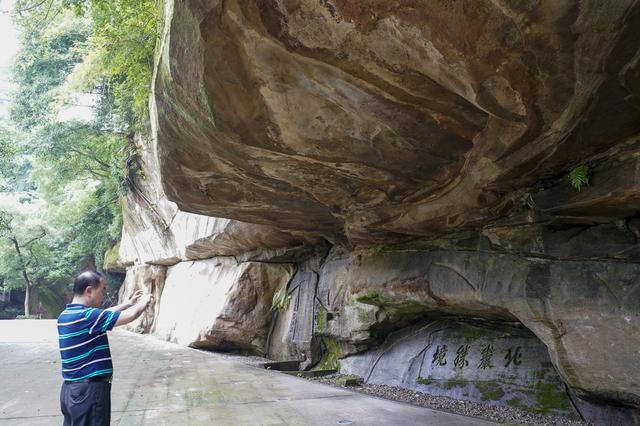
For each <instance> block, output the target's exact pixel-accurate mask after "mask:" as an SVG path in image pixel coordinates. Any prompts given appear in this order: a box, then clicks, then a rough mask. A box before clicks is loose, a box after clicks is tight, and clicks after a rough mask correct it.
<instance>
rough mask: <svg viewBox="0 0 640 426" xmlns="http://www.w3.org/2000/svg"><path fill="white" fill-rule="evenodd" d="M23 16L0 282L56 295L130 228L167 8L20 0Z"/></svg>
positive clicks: (0, 225) (6, 161)
mask: <svg viewBox="0 0 640 426" xmlns="http://www.w3.org/2000/svg"><path fill="white" fill-rule="evenodd" d="M13 19H14V22H15V23H16V25H17V26H18V28H19V30H20V32H21V35H20V49H19V52H18V54H17V55H16V57H15V61H14V65H13V68H12V75H13V80H14V82H15V85H16V90H15V93H14V94H13V96H12V102H11V105H10V120H9V122H7V123H0V287H3V288H5V289H6V288H23V289H25V290H26V291H27V294H28V293H29V290H30V288H31V287H32V288H33V289H34V290H35V291H36V292H37V294H38V296H39V299H43V298H44V299H46V298H47V294H49V299H55V297H50V296H51V291H52V289H54V288H55V289H56V291H58V292H59V291H60V289H65V288H66V289H67V290H68V288H69V284H70V283H71V278H72V276H73V275H74V274H75V273H77V272H78V271H80V270H81V269H84V268H87V267H95V268H100V267H101V263H102V260H103V257H104V253H105V252H106V251H107V250H108V249H109V248H110V247H112V246H113V245H114V244H116V243H117V241H118V240H119V239H120V233H121V227H122V212H121V204H120V198H121V197H122V196H123V195H125V194H126V192H127V191H128V190H129V185H130V184H131V179H130V176H131V174H132V173H136V171H135V170H132V169H131V164H135V163H136V162H135V161H132V157H135V155H136V154H135V149H134V146H133V144H132V142H131V141H132V139H133V135H134V134H138V135H141V137H144V136H145V133H146V131H147V129H148V125H147V123H148V109H147V102H148V97H149V94H150V91H151V76H152V72H153V61H154V59H153V58H154V49H155V45H156V42H157V36H158V32H159V22H160V21H159V8H158V5H157V4H156V2H155V1H149V0H136V1H133V0H17V1H16V3H15V8H14V12H13ZM28 307H29V302H28V301H27V302H26V303H25V308H26V309H25V310H26V311H27V312H26V313H28Z"/></svg>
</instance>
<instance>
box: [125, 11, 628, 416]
mask: <svg viewBox="0 0 640 426" xmlns="http://www.w3.org/2000/svg"><path fill="white" fill-rule="evenodd" d="M639 25H640V6H638V5H637V4H636V2H635V1H631V0H629V1H626V0H620V1H616V2H610V3H605V2H586V1H554V2H503V1H495V0H494V1H488V0H487V1H484V0H481V1H476V2H462V1H461V2H455V1H454V2H449V1H446V2H445V1H442V2H440V1H429V2H421V1H372V2H367V3H366V4H365V3H363V2H346V1H341V0H332V1H322V2H316V1H310V0H278V1H274V2H267V3H265V2H257V1H236V0H227V1H224V2H223V1H215V0H190V1H184V2H173V1H171V0H169V1H167V2H165V29H164V34H163V37H162V43H161V46H160V51H159V56H158V63H157V68H156V76H155V80H154V95H153V99H152V108H151V110H152V125H153V132H154V138H155V142H154V146H153V147H150V146H147V147H146V148H145V147H143V154H142V157H141V158H142V162H143V170H146V171H145V174H147V175H148V176H149V178H148V179H147V180H146V181H141V182H139V186H138V188H139V192H138V193H137V194H136V193H134V194H132V195H131V196H130V197H129V198H128V199H127V201H126V205H125V229H124V234H123V241H122V244H121V249H120V255H121V263H122V262H124V263H125V264H128V265H129V269H128V272H127V277H128V278H127V279H128V280H130V281H128V282H130V284H127V285H128V286H129V287H127V288H132V286H135V285H143V283H141V282H138V281H136V280H140V279H142V278H135V277H144V276H145V275H144V274H143V273H142V272H141V271H142V270H143V269H144V268H148V267H149V266H146V267H143V269H140V268H141V267H139V266H136V267H132V266H131V265H142V264H145V263H146V264H154V265H165V266H154V268H164V269H165V270H166V271H165V272H164V273H166V277H167V278H166V280H165V281H164V282H163V285H162V294H159V302H158V307H157V308H156V309H157V310H156V311H154V315H155V316H154V317H153V318H149V319H148V320H149V321H151V322H152V323H149V322H146V323H144V324H142V325H140V326H141V327H142V328H144V329H145V330H147V331H150V332H153V333H156V335H158V336H159V337H162V338H165V339H168V340H172V341H176V342H178V343H180V344H185V345H190V346H197V347H206V348H212V349H222V350H229V349H240V350H249V351H253V352H256V353H267V354H268V355H269V356H270V357H272V358H276V359H282V360H285V359H297V360H300V361H302V364H303V366H305V367H306V368H319V367H321V366H325V367H326V366H334V367H335V366H339V365H341V366H342V368H343V369H344V370H345V371H352V372H357V373H359V374H362V375H364V376H367V377H369V379H370V380H382V381H386V382H389V383H395V384H401V385H403V386H408V387H412V388H416V389H424V388H421V386H423V387H424V386H427V387H428V390H429V391H430V392H436V391H437V389H438V388H439V389H440V391H442V392H443V394H449V395H453V396H458V397H462V396H464V395H463V394H462V393H461V392H462V391H460V392H459V393H460V394H459V395H458V394H456V393H455V392H457V391H455V390H452V388H447V386H449V385H451V380H454V381H458V382H459V381H460V380H465V381H466V382H468V386H467V387H465V388H464V393H466V394H468V395H469V398H471V399H473V398H475V399H481V400H485V396H486V395H487V392H488V393H489V394H491V395H493V396H495V395H496V394H500V397H499V398H495V401H494V400H491V401H493V403H508V402H509V401H508V399H509V400H511V401H513V400H515V399H522V400H523V401H524V400H527V401H528V402H527V403H526V404H527V405H528V406H529V408H532V409H534V410H538V411H540V410H546V409H547V408H549V407H545V406H543V405H544V404H543V405H540V404H541V403H540V401H541V400H544V401H548V398H547V396H548V395H543V397H542V398H541V399H540V398H538V399H536V397H535V393H536V392H540V391H541V390H545V389H551V390H552V391H553V393H554V394H557V395H559V397H558V399H557V400H556V402H557V403H558V404H556V405H554V406H553V407H551V408H550V409H551V410H552V411H553V410H555V411H557V412H563V413H569V414H570V413H571V412H572V410H573V409H574V408H571V407H577V408H576V409H577V410H578V411H579V412H580V413H581V415H583V416H584V417H587V418H590V419H594V420H595V421H597V422H599V423H602V424H640V414H639V413H640V412H639V411H638V409H640V376H639V375H638V371H637V369H635V368H632V365H634V363H635V360H636V359H637V357H638V355H640V328H639V326H638V324H639V322H638V320H639V319H640V308H639V306H640V283H639V279H640V246H639V245H638V239H639V238H640V222H639V220H640V219H638V216H639V212H640V160H639V159H640V155H639V154H640V148H639V147H640V139H638V137H639V131H640V108H638V107H639V106H640V99H639V98H638V96H639V95H640V68H639V67H640V65H639V61H638V58H640V42H638V39H637V36H636V34H635V28H637V27H638V26H639ZM156 161H157V163H156ZM582 164H585V165H587V166H588V173H589V176H588V177H589V185H588V186H585V187H583V188H582V189H581V190H580V191H577V190H575V189H574V188H572V187H571V185H570V183H569V181H568V179H567V178H566V176H567V174H568V172H569V170H570V169H572V168H573V167H575V166H577V165H582ZM165 193H166V195H165ZM169 200H171V201H169ZM174 202H175V204H174ZM187 212H189V213H187ZM222 218H225V219H222ZM229 256H231V257H229ZM136 268H138V269H136ZM145 274H146V273H145ZM130 277H131V278H130ZM142 280H143V281H144V279H142ZM136 282H138V284H135V285H134V284H131V283H136ZM147 282H148V280H147ZM145 285H146V284H145ZM283 288H284V289H286V291H287V294H288V298H287V299H288V300H289V303H288V305H286V304H285V305H286V306H281V307H280V309H276V310H275V311H271V307H272V306H271V304H272V302H271V301H272V297H273V295H274V293H275V292H276V291H277V290H281V289H283ZM439 324H457V325H455V326H451V327H449V326H447V327H448V328H447V327H445V328H446V329H447V330H453V331H443V330H444V329H442V330H440V329H438V327H439ZM457 327H462V328H463V329H468V328H469V327H471V328H474V329H483V330H486V331H485V332H483V333H482V335H481V336H475V337H474V338H473V339H472V340H473V341H475V342H477V344H476V346H477V347H476V346H473V345H472V344H471V340H469V341H467V340H464V339H470V337H469V336H468V335H463V336H462V337H461V336H460V333H458V332H457V331H456V330H458V328H457ZM465 327H466V328H465ZM514 327H515V328H514ZM436 329H437V330H436ZM516 329H517V331H513V332H511V331H509V332H506V331H505V330H516ZM415 330H428V331H429V332H428V333H426V332H424V333H423V332H422V331H419V332H414V331H415ZM434 330H435V331H434ZM432 331H434V332H433V333H432ZM425 333H426V334H425ZM456 333H457V334H456ZM398 336H400V337H398ZM407 336H410V337H407ZM433 336H435V337H433ZM432 337H433V338H432ZM461 339H462V340H461ZM510 339H511V340H510ZM518 339H519V340H518ZM446 345H449V346H450V347H453V346H452V345H455V347H457V348H458V350H461V349H460V348H464V347H466V346H467V345H468V346H469V351H470V352H469V354H470V355H469V356H470V357H471V356H473V357H475V358H470V359H472V360H473V362H474V363H476V364H478V363H479V361H480V358H479V357H481V356H482V353H481V352H480V350H481V349H482V348H485V349H486V348H487V347H489V346H490V347H492V348H495V349H496V350H498V348H501V349H500V350H503V352H504V351H506V353H507V357H508V358H507V361H509V360H511V359H512V358H513V357H514V356H515V355H514V354H515V351H516V348H517V347H522V348H525V347H527V348H529V353H530V354H533V355H531V356H532V357H533V358H532V359H525V360H524V361H523V362H524V363H525V364H526V363H528V364H527V365H529V366H530V367H527V368H531V370H527V371H520V372H518V374H515V375H512V376H510V375H509V374H507V373H510V372H505V371H502V372H497V373H495V375H494V376H491V374H493V373H491V372H490V371H479V370H477V371H475V372H474V374H475V375H473V374H471V375H469V374H470V373H467V372H466V370H464V368H460V367H459V364H457V366H458V369H457V370H451V371H447V372H442V371H440V370H437V369H435V364H433V363H434V362H435V360H436V355H437V354H438V353H441V352H440V351H441V349H440V348H442V347H444V346H446ZM492 350H493V349H492ZM509 350H511V351H512V352H508V351H509ZM545 350H546V352H547V355H545ZM463 352H464V351H463ZM391 353H397V354H399V355H398V356H395V355H394V356H391V355H388V354H391ZM464 353H465V354H466V352H464ZM509 354H510V355H509ZM457 355H458V361H460V359H459V357H460V356H461V353H458V354H457ZM502 355H504V354H502ZM502 355H501V356H502ZM547 356H548V358H547ZM432 357H433V360H432V359H431V358H432ZM407 359H409V360H411V362H405V361H402V360H407ZM417 359H421V360H422V361H421V362H422V363H423V364H424V362H425V359H426V360H427V361H426V362H427V364H429V362H430V361H431V364H432V365H431V367H433V368H432V369H431V370H430V369H428V368H426V367H424V366H423V365H422V364H421V366H420V368H419V369H416V368H414V366H415V360H417ZM514 359H515V358H514ZM372 360H376V361H375V362H376V363H377V362H380V363H381V364H380V365H385V367H384V368H383V370H384V371H392V372H393V374H392V375H391V376H393V377H391V376H389V375H388V374H387V375H386V376H385V375H381V374H380V372H379V371H378V370H376V368H375V367H371V363H372ZM443 361H444V360H443ZM463 361H464V360H463ZM449 362H450V364H449V366H451V363H452V362H454V361H453V359H450V360H449ZM442 365H443V366H444V364H442ZM462 365H463V366H465V365H466V364H464V362H463V363H462ZM551 366H553V368H551ZM423 367H424V368H423ZM476 367H477V366H476ZM512 367H513V366H512V365H510V364H509V368H512ZM477 368H478V367H477ZM554 369H555V371H557V373H555V372H554V371H553V370H554ZM503 373H504V374H503ZM529 373H531V374H534V375H535V374H539V375H540V376H541V377H540V378H539V380H533V379H532V378H531V377H530V376H531V374H529ZM385 374H386V373H385ZM390 374H391V373H390ZM422 374H428V375H429V377H424V376H422ZM431 374H433V375H434V376H433V377H432V378H430V375H431ZM501 374H502V375H501ZM383 376H384V377H383ZM520 376H521V377H520ZM514 377H515V378H517V377H520V378H521V380H520V379H514ZM491 378H493V380H495V381H496V383H497V385H499V387H498V388H496V389H493V388H492V389H489V390H487V388H486V383H485V382H486V381H487V380H489V379H491ZM447 380H449V382H447ZM514 380H515V381H514ZM434 383H435V384H434ZM483 383H484V384H483ZM436 384H437V385H436ZM564 384H566V385H568V386H569V388H570V392H569V393H568V395H567V393H566V392H565V391H564ZM465 386H466V385H465ZM483 386H484V388H483ZM518 386H519V387H520V388H522V389H525V390H527V389H528V391H529V392H530V393H529V394H527V395H529V397H524V396H522V395H520V396H517V397H516V396H513V395H515V394H514V393H513V392H516V390H517V389H516V388H518ZM461 389H462V388H461ZM483 389H484V391H483ZM514 389H516V390H514ZM522 389H520V390H522ZM498 390H499V391H498ZM448 391H451V392H453V393H451V392H450V393H447V392H448ZM518 392H520V391H518ZM525 394H526V392H525ZM560 396H561V397H562V398H560ZM521 397H522V398H521ZM567 398H570V399H571V402H572V404H571V407H569V406H567V405H566V404H567V401H568V400H567ZM574 414H575V413H574Z"/></svg>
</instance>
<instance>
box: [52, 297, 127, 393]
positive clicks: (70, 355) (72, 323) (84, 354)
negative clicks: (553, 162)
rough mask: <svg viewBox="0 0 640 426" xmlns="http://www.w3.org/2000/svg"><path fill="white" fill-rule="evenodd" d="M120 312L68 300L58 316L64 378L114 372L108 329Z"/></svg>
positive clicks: (75, 378)
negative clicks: (68, 302)
mask: <svg viewBox="0 0 640 426" xmlns="http://www.w3.org/2000/svg"><path fill="white" fill-rule="evenodd" d="M119 316H120V312H118V311H107V310H103V309H98V308H90V307H88V306H85V305H82V304H79V303H70V304H68V305H67V306H66V307H65V309H64V311H62V313H61V314H60V316H59V317H58V338H59V343H60V355H61V357H62V377H63V378H64V380H82V379H87V378H89V377H95V376H111V375H112V374H113V364H112V363H111V352H110V351H109V339H108V338H107V331H108V330H111V329H112V328H113V327H114V326H115V325H116V321H117V320H118V317H119Z"/></svg>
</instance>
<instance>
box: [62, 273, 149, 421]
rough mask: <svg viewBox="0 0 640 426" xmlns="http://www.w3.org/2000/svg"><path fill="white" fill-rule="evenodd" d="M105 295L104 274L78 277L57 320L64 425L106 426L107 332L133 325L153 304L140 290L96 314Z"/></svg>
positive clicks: (108, 399)
mask: <svg viewBox="0 0 640 426" xmlns="http://www.w3.org/2000/svg"><path fill="white" fill-rule="evenodd" d="M104 292H105V281H104V277H103V276H102V274H100V273H99V272H94V271H86V272H83V273H81V274H80V275H78V276H77V277H76V279H75V281H74V284H73V294H74V295H73V301H72V302H71V303H70V304H68V305H67V306H66V307H65V310H64V311H63V312H62V313H61V314H60V316H59V317H58V337H59V343H60V355H61V357H62V377H63V379H64V383H63V384H62V390H61V391H60V407H61V409H62V414H63V415H64V425H65V426H67V425H69V426H76V425H109V423H110V419H111V376H112V373H113V364H112V363H111V352H110V351H109V340H108V339H107V331H109V330H111V329H113V327H115V326H118V325H123V324H127V323H130V322H131V321H133V320H135V319H136V318H138V317H139V316H140V315H141V314H142V313H143V312H144V310H145V309H146V307H147V306H148V305H149V303H150V302H151V301H152V296H151V295H150V294H142V293H143V292H142V291H141V290H139V291H136V292H135V293H134V295H133V296H132V297H131V299H129V300H128V301H126V302H125V303H123V304H121V305H118V306H114V307H112V308H109V309H100V308H99V307H100V306H102V300H103V299H104Z"/></svg>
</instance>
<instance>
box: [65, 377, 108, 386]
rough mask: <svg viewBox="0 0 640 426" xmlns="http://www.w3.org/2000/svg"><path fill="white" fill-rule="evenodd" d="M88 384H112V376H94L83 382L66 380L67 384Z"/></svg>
mask: <svg viewBox="0 0 640 426" xmlns="http://www.w3.org/2000/svg"><path fill="white" fill-rule="evenodd" d="M87 382H103V383H111V376H94V377H89V378H88V379H82V380H65V381H64V383H65V384H71V383H87Z"/></svg>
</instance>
